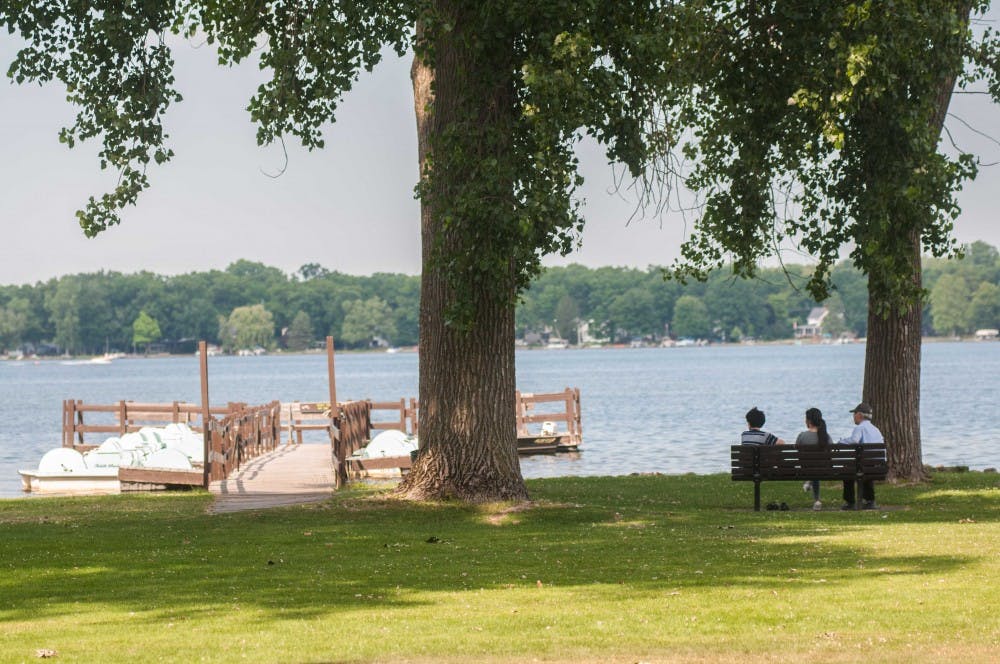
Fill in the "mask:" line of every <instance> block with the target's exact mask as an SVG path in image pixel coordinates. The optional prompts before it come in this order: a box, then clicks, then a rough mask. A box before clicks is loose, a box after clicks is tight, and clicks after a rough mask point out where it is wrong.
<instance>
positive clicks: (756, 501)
mask: <svg viewBox="0 0 1000 664" xmlns="http://www.w3.org/2000/svg"><path fill="white" fill-rule="evenodd" d="M753 511H754V512H759V511H760V482H754V483H753Z"/></svg>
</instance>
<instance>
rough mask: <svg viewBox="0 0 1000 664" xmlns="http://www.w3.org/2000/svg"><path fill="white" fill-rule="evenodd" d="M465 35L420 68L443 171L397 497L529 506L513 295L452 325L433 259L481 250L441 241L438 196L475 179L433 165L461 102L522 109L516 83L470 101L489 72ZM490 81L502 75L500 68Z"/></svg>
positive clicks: (424, 207) (485, 298) (491, 149)
mask: <svg viewBox="0 0 1000 664" xmlns="http://www.w3.org/2000/svg"><path fill="white" fill-rule="evenodd" d="M420 29H421V28H420V26H418V30H420ZM461 30H462V26H461V21H456V24H455V29H454V30H453V31H450V32H449V33H447V35H448V36H447V37H446V38H439V39H437V40H436V41H435V44H434V48H435V51H434V64H435V66H434V68H433V69H431V68H429V67H428V66H427V65H426V63H425V62H424V61H422V60H421V58H420V56H419V55H418V56H416V57H415V59H414V62H413V67H412V69H411V78H412V82H413V91H414V106H415V110H416V117H417V133H418V145H419V159H420V166H421V173H422V177H426V174H427V172H428V170H427V169H428V165H429V164H430V168H434V169H437V170H436V171H435V173H434V175H435V178H434V179H433V182H434V185H433V186H434V190H433V191H432V192H431V193H432V195H431V196H430V197H429V199H428V197H422V199H421V237H422V251H423V265H422V267H423V272H422V276H421V293H420V360H419V367H420V382H419V390H420V415H419V417H420V424H419V430H420V451H419V453H418V455H417V460H416V462H415V464H414V466H413V468H412V469H411V471H410V473H409V474H408V475H407V476H406V477H405V478H404V480H403V482H402V483H401V484H400V486H399V488H398V489H397V495H399V496H401V497H403V498H408V499H414V500H442V499H450V498H455V499H459V500H464V501H467V502H475V503H482V502H493V501H506V500H524V499H527V497H528V493H527V489H526V487H525V484H524V479H523V477H522V476H521V466H520V462H519V461H518V457H517V436H516V420H515V404H514V392H515V385H516V383H515V375H514V305H513V304H512V302H513V299H512V298H511V299H510V300H507V301H499V298H498V297H497V296H495V295H491V294H490V293H488V292H485V291H484V292H482V293H477V294H476V297H475V305H474V316H473V320H472V321H471V325H470V326H468V327H467V328H465V329H460V328H458V327H456V326H454V325H449V324H448V321H447V320H446V318H445V316H446V312H447V307H448V305H449V304H450V303H452V302H453V301H454V299H455V297H456V294H455V292H454V290H453V289H452V287H451V286H450V285H449V282H448V280H447V279H446V277H445V272H444V270H445V269H446V266H445V265H444V264H442V262H441V261H435V260H433V256H434V255H435V254H434V252H435V251H436V246H437V245H436V242H438V241H439V238H440V240H441V241H443V243H444V250H445V252H446V253H448V254H450V253H451V252H474V251H476V246H475V244H474V242H473V241H470V240H468V239H467V238H468V235H463V234H462V233H461V232H453V233H447V234H446V235H444V236H443V237H442V236H441V234H442V232H444V221H443V219H442V215H440V214H439V211H438V209H437V206H436V205H435V200H442V199H444V198H446V197H447V196H448V195H449V193H448V192H449V189H451V190H454V189H457V188H459V187H461V182H462V178H463V177H469V175H468V174H467V173H462V172H457V171H456V169H455V168H454V166H453V165H450V164H449V163H448V162H447V160H444V159H441V160H438V159H432V160H431V161H430V162H429V161H428V157H429V155H431V153H432V150H433V147H434V145H435V144H436V143H435V138H438V137H440V136H441V132H442V131H443V130H444V129H445V128H447V127H448V124H449V122H450V121H452V120H453V119H455V118H456V117H467V113H468V112H469V107H468V106H465V107H462V108H460V105H461V104H470V103H472V104H475V105H476V108H475V109H474V112H475V113H476V114H477V115H478V116H479V118H481V120H482V122H491V121H493V120H495V119H497V118H498V117H500V116H502V114H504V113H510V112H512V111H511V109H512V108H513V97H512V95H511V89H512V88H511V87H510V86H497V87H496V88H495V89H494V90H493V91H492V93H491V94H489V95H486V96H484V97H483V98H480V99H470V95H468V94H467V91H468V90H470V89H473V87H474V86H473V85H470V82H471V81H474V80H476V78H477V76H478V75H480V74H481V72H478V71H473V69H474V66H473V64H472V62H473V58H471V57H469V54H468V53H466V52H464V50H463V49H464V46H463V44H462V36H461ZM499 66H501V67H502V66H503V65H502V64H500V65H499ZM487 75H489V76H491V77H494V78H502V75H501V74H498V73H497V72H495V71H494V72H487ZM432 85H433V92H432ZM509 149H511V146H510V145H509V144H508V145H496V144H492V145H490V144H487V145H472V146H470V150H472V151H474V153H475V154H479V155H481V156H491V157H495V158H498V159H502V158H503V151H504V150H509ZM449 169H450V170H449ZM510 191H511V192H512V191H513V185H511V186H510ZM473 221H474V220H473ZM512 288H513V287H512Z"/></svg>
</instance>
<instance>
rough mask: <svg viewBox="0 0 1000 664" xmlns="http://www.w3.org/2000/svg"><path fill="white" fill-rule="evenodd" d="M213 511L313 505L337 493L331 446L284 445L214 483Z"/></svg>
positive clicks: (211, 490)
mask: <svg viewBox="0 0 1000 664" xmlns="http://www.w3.org/2000/svg"><path fill="white" fill-rule="evenodd" d="M209 491H210V492H211V493H213V494H215V501H214V502H213V503H212V506H211V507H210V508H209V511H210V512H213V513H223V512H239V511H242V510H256V509H267V508H269V507H280V506H282V505H295V504H299V503H313V502H320V501H323V500H326V499H327V498H329V497H330V496H331V495H332V494H333V460H332V457H331V450H330V446H329V445H328V444H327V445H323V444H308V443H307V444H302V445H283V446H281V447H279V448H278V449H276V450H274V451H273V452H268V453H267V454H264V455H262V456H259V457H257V458H255V459H251V460H250V461H248V462H247V463H245V464H244V465H243V467H242V468H240V469H239V471H237V472H235V473H233V474H232V475H230V476H229V478H228V479H225V480H221V481H217V482H212V483H211V485H210V486H209Z"/></svg>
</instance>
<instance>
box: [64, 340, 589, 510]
mask: <svg viewBox="0 0 1000 664" xmlns="http://www.w3.org/2000/svg"><path fill="white" fill-rule="evenodd" d="M326 342H327V343H326V345H327V358H328V361H327V371H328V373H329V384H330V391H329V400H328V401H326V402H292V403H285V404H281V403H278V402H277V401H272V402H271V403H268V404H262V405H258V406H249V405H247V404H244V403H235V402H231V403H228V404H227V405H226V406H225V407H221V406H219V407H210V406H209V401H208V359H207V358H208V355H207V350H206V344H205V342H201V343H200V344H199V351H200V352H199V354H200V356H201V387H202V390H201V392H202V394H201V397H202V398H201V403H200V404H190V403H184V402H176V401H175V402H172V403H166V404H151V403H135V402H130V401H119V402H118V403H115V404H85V403H83V402H81V401H75V400H67V401H64V402H63V437H62V441H63V446H64V447H68V448H73V449H75V450H77V451H79V452H87V451H88V450H92V449H93V448H95V447H97V442H99V441H96V440H95V436H94V435H95V434H114V435H118V436H123V435H125V434H126V433H130V432H134V431H139V430H141V429H142V427H144V426H149V425H153V426H156V425H162V424H163V423H165V422H172V423H178V424H184V425H187V426H189V427H190V428H191V429H192V430H193V431H195V432H198V433H199V434H200V435H201V437H202V438H203V441H204V454H203V457H204V462H203V463H198V462H197V461H196V462H195V463H196V465H195V467H187V468H184V469H175V468H157V467H152V468H149V467H145V466H142V467H140V466H124V467H119V468H118V475H117V480H118V482H119V486H120V487H121V488H122V489H123V490H124V489H125V488H126V487H127V488H131V489H150V488H171V487H174V488H177V487H192V486H201V487H204V488H206V489H208V490H209V491H211V492H212V493H213V494H215V495H216V496H217V499H216V501H215V504H214V505H213V507H212V509H211V511H212V512H232V511H238V510H249V509H261V508H267V507H275V506H279V505H292V504H297V503H306V502H316V501H322V500H324V499H326V498H328V497H329V496H330V495H331V494H332V492H333V491H335V490H337V489H339V488H340V487H342V486H343V485H344V484H345V483H346V482H347V481H348V480H349V479H352V478H353V479H359V478H363V477H367V476H369V475H368V473H369V471H372V470H376V471H382V470H395V471H396V472H397V473H404V472H406V471H407V470H408V469H409V468H410V466H411V464H412V462H413V460H412V457H411V455H405V456H401V457H379V458H374V459H368V458H361V457H360V456H355V452H357V451H358V450H360V449H361V448H363V447H365V446H366V445H367V444H368V443H369V441H370V440H371V439H372V436H373V433H375V432H379V431H386V430H392V429H395V430H398V431H401V432H403V433H405V434H410V435H414V436H415V435H417V434H418V431H417V428H418V423H419V418H418V410H419V404H418V402H417V400H416V399H413V398H411V399H409V400H407V399H399V400H398V401H371V400H368V399H364V400H359V401H338V400H337V392H336V383H335V378H334V355H333V338H332V337H327V340H326ZM516 426H517V443H518V452H519V453H521V454H538V453H554V452H564V451H575V450H576V449H578V447H579V446H580V445H581V444H582V442H583V435H582V427H581V421H580V390H579V389H575V388H566V389H565V390H563V391H562V392H554V393H545V394H531V393H522V392H517V393H516ZM307 431H314V432H322V433H325V434H326V436H325V437H326V438H328V441H329V442H328V443H327V442H326V441H324V442H323V443H321V444H310V443H304V442H303V433H304V432H307ZM283 433H284V434H285V436H286V441H287V442H286V443H285V444H284V445H282V437H283V436H282V434H283ZM88 434H90V439H89V440H88ZM104 475H107V474H106V473H105V474H104ZM102 477H103V475H102Z"/></svg>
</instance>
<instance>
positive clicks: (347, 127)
mask: <svg viewBox="0 0 1000 664" xmlns="http://www.w3.org/2000/svg"><path fill="white" fill-rule="evenodd" d="M992 13H993V15H997V13H998V12H997V11H996V10H993V12H992ZM16 49H17V42H16V41H15V40H13V39H12V38H10V37H9V36H7V35H6V34H3V35H0V63H2V66H0V70H2V71H6V68H7V66H8V64H9V63H10V61H11V59H12V58H13V55H14V53H15V52H16ZM174 56H175V58H176V60H177V66H176V75H177V86H178V88H179V90H180V91H181V93H182V94H183V95H184V101H183V102H181V103H180V104H176V105H175V106H173V107H172V108H171V109H170V111H169V113H168V116H167V118H166V130H167V132H168V133H169V134H170V135H171V139H170V145H171V147H173V149H174V151H175V153H176V156H175V157H174V159H173V160H172V161H171V162H170V163H169V164H167V165H165V166H160V167H156V166H151V167H150V168H149V171H148V175H149V178H150V181H151V183H152V186H151V188H150V189H149V190H148V191H146V192H145V193H143V194H142V195H141V196H140V198H139V202H138V205H137V206H136V207H133V208H129V209H128V210H126V211H125V213H124V215H123V223H122V224H121V225H120V226H117V227H113V228H111V229H109V230H107V231H105V232H104V233H102V234H101V235H99V236H98V237H97V238H95V239H87V238H85V237H84V236H83V233H82V231H81V230H80V228H79V226H78V224H77V221H76V218H75V216H74V212H75V211H76V210H77V209H80V208H81V207H82V206H83V205H84V204H85V202H86V200H87V198H88V197H89V196H91V195H99V194H100V193H103V192H104V191H106V190H107V188H108V187H109V186H110V185H111V184H112V183H113V182H114V175H113V174H111V173H109V172H101V171H100V169H99V165H98V162H97V158H96V153H97V150H98V147H99V146H98V144H97V143H96V142H93V141H92V142H90V143H88V144H84V145H82V146H78V147H76V148H74V149H73V150H69V149H67V148H66V147H65V146H63V145H61V144H60V143H59V141H58V138H57V136H58V131H59V129H60V128H61V127H63V126H67V125H69V124H70V123H71V122H72V118H73V116H74V110H73V107H71V106H70V105H69V104H68V103H66V101H65V99H64V92H63V91H62V90H61V89H60V88H59V87H58V86H56V85H47V86H45V87H39V86H37V85H22V86H16V85H13V84H10V83H8V82H7V80H6V79H2V80H0V145H2V146H3V152H4V158H3V159H0V183H2V184H0V187H2V190H0V191H2V195H0V221H2V228H3V241H2V243H0V284H11V283H33V282H35V281H39V280H45V279H48V278H50V277H54V276H59V275H63V274H69V273H76V272H92V271H97V270H101V269H105V270H115V271H121V272H135V271H138V270H150V271H153V272H157V273H160V274H178V273H183V272H190V271H201V270H208V269H212V268H219V269H221V268H224V267H225V266H226V265H228V264H229V263H231V262H233V261H235V260H237V259H240V258H246V259H250V260H256V261H261V262H263V263H265V264H267V265H272V266H275V267H278V268H281V269H282V270H284V271H286V272H294V271H295V270H297V269H298V268H299V267H300V266H302V265H303V264H305V263H320V264H321V265H323V266H325V267H327V268H329V269H331V270H339V271H342V272H347V273H351V274H370V273H373V272H404V273H408V274H416V273H418V272H419V270H420V243H419V218H418V205H417V202H416V201H415V200H414V199H413V185H414V184H415V182H416V178H417V157H416V134H415V124H414V119H413V100H412V96H411V91H410V85H409V60H408V59H396V58H395V57H394V56H392V57H391V58H389V59H387V60H386V61H385V62H383V63H382V64H381V65H380V66H379V67H378V68H377V69H376V71H375V72H374V73H372V74H370V75H363V76H362V78H361V80H360V81H359V83H358V84H357V85H356V87H355V89H354V90H352V91H351V92H350V93H348V95H347V96H346V97H345V99H344V102H343V104H342V105H341V107H340V109H339V111H338V114H337V118H338V119H337V122H336V124H334V125H332V126H330V127H329V128H328V129H327V131H326V148H325V149H323V150H318V151H315V152H312V153H309V152H306V151H304V150H302V149H300V148H298V147H297V145H295V144H294V143H293V142H291V141H290V142H289V161H288V167H287V170H286V171H285V173H284V174H283V175H282V176H281V177H279V178H271V177H268V176H267V175H265V174H264V172H267V173H275V172H277V171H278V170H280V168H281V167H282V165H283V163H284V157H283V155H282V153H281V149H280V148H278V147H273V146H272V147H268V148H259V147H257V144H256V140H255V128H254V126H253V125H252V124H251V123H250V121H249V116H248V114H247V113H246V111H245V110H244V109H245V107H246V103H247V100H248V99H249V97H250V96H251V95H252V93H253V91H254V89H255V87H256V85H257V83H258V82H259V80H260V77H261V74H260V73H259V72H258V71H257V70H256V68H255V67H249V66H248V67H241V68H237V69H223V68H221V67H218V66H217V65H216V64H215V58H214V56H213V53H212V52H211V50H210V48H208V47H202V48H197V47H195V46H194V45H193V44H190V43H187V42H179V43H178V44H177V45H176V48H175V50H174ZM977 102H979V103H978V105H977ZM952 112H953V113H955V114H956V115H958V116H960V117H961V118H962V119H963V120H965V121H967V122H969V123H970V124H972V125H974V126H975V127H976V128H977V129H979V130H980V131H983V132H986V133H989V134H991V135H992V136H994V137H1000V109H997V108H993V107H989V106H987V105H985V104H984V103H982V100H981V98H977V97H972V96H968V95H967V96H963V97H959V98H956V100H955V101H954V102H953V103H952ZM948 126H949V128H950V129H951V131H952V133H953V135H954V137H955V139H956V140H957V141H958V142H959V144H960V145H961V146H962V147H964V148H975V149H977V150H978V151H979V152H980V154H981V155H982V157H983V161H984V162H1000V145H998V144H997V143H996V142H991V141H989V140H987V139H984V138H982V137H980V136H978V135H976V134H974V133H973V132H970V131H968V130H967V129H966V128H965V127H964V126H963V124H962V123H961V122H959V121H957V120H956V119H954V118H950V119H949V122H948ZM581 161H582V164H583V166H582V171H583V175H584V177H585V178H586V184H585V185H584V187H583V189H582V191H581V192H580V193H581V195H582V197H583V198H584V199H585V201H586V205H585V208H584V212H585V215H586V218H587V226H586V230H585V232H584V236H583V247H582V249H581V250H579V251H577V252H575V253H574V254H572V255H570V256H569V257H567V258H565V259H560V258H553V259H549V260H547V261H546V262H547V263H548V264H565V263H568V262H578V263H582V264H584V265H588V266H600V265H627V266H635V267H641V268H644V267H646V266H648V265H651V264H657V265H662V264H667V263H669V262H670V261H671V260H672V259H673V258H674V257H675V256H676V254H677V249H678V246H679V244H680V241H681V239H682V238H683V236H684V231H685V220H684V219H683V218H682V217H680V216H679V215H670V214H668V215H664V216H663V217H662V218H647V219H641V220H634V221H632V223H631V224H629V223H628V220H629V217H630V215H631V214H632V212H633V210H634V207H635V206H634V203H633V202H632V201H630V200H626V199H623V198H622V196H619V195H617V194H613V193H610V190H611V188H612V184H613V181H614V178H613V173H612V171H611V169H610V167H609V166H607V165H606V163H605V160H604V159H603V155H602V153H601V152H600V150H599V149H596V148H595V147H594V146H592V145H588V146H584V147H583V148H582V149H581ZM998 190H1000V166H993V167H988V168H983V169H982V171H981V173H980V176H979V178H978V180H977V181H976V182H975V183H973V184H971V185H969V186H968V187H967V188H966V190H965V191H964V192H962V193H961V195H960V202H961V205H962V207H963V210H964V212H963V215H962V217H961V218H960V219H959V220H958V222H957V224H956V230H955V235H956V237H957V238H958V240H959V241H961V242H971V241H973V240H977V239H981V240H985V241H987V242H989V243H990V244H993V245H994V246H1000V224H998V223H997V221H998V215H997V212H996V210H997V205H996V202H997V200H998V196H997V194H996V192H997V191H998ZM626 194H627V192H626ZM790 260H792V262H802V261H801V259H796V258H795V257H791V258H790Z"/></svg>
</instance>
